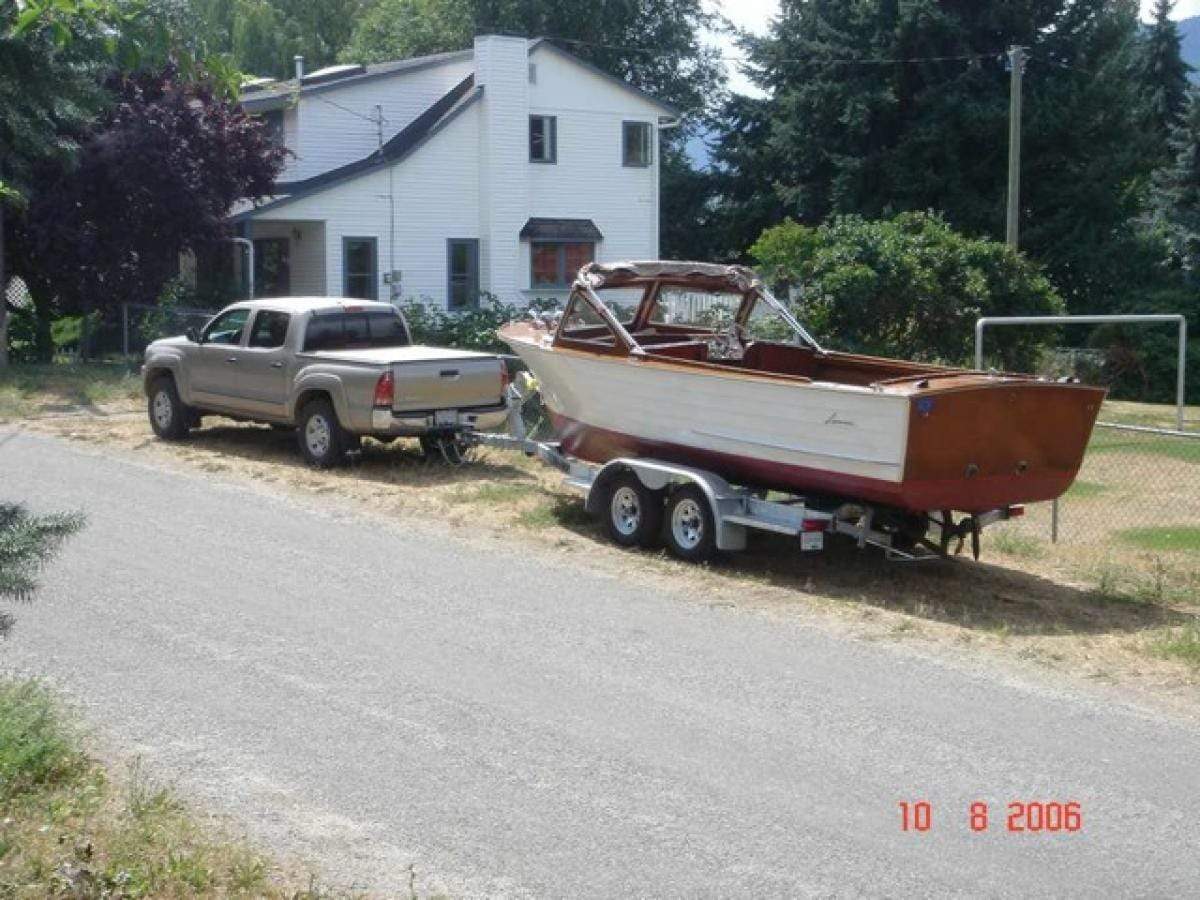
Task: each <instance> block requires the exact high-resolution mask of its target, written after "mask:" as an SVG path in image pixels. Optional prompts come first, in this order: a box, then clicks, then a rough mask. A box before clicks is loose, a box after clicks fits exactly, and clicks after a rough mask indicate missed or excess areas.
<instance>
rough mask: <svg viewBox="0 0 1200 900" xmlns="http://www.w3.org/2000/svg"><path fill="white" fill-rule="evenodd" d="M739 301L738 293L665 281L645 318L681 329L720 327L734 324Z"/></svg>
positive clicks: (717, 328)
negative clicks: (648, 314) (701, 288)
mask: <svg viewBox="0 0 1200 900" xmlns="http://www.w3.org/2000/svg"><path fill="white" fill-rule="evenodd" d="M741 305H742V295H741V294H734V293H731V292H728V291H704V290H697V289H696V288H689V287H681V286H679V285H672V284H664V285H663V286H662V288H661V289H660V290H659V292H658V296H657V297H655V298H654V304H653V305H652V306H651V307H650V316H649V318H648V319H647V322H648V324H650V325H672V326H679V329H680V330H682V331H720V330H721V329H723V328H728V327H729V326H730V325H732V324H733V321H734V317H736V316H737V311H738V307H740V306H741Z"/></svg>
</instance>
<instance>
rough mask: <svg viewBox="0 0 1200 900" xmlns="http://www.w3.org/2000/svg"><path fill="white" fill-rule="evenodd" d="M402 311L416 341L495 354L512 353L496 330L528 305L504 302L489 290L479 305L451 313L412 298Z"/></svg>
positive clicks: (483, 295) (405, 303)
mask: <svg viewBox="0 0 1200 900" xmlns="http://www.w3.org/2000/svg"><path fill="white" fill-rule="evenodd" d="M400 310H401V312H403V313H404V317H405V318H406V319H407V320H408V325H409V328H411V329H412V333H413V341H415V342H416V343H419V344H437V345H439V346H443V347H460V348H463V349H469V350H484V351H488V352H492V353H506V352H508V347H507V346H505V344H504V343H503V342H502V341H501V340H500V339H499V338H498V337H496V329H497V328H499V327H500V326H501V325H504V324H505V323H506V322H511V321H512V320H513V319H519V318H521V316H523V315H524V314H525V310H524V308H522V307H520V306H515V305H514V304H511V303H503V302H501V301H500V300H499V298H497V297H495V296H494V295H492V294H487V293H481V294H480V296H479V304H478V305H477V306H475V307H471V308H469V309H463V310H455V311H453V312H448V311H446V310H444V309H442V308H441V307H440V306H433V305H431V304H430V303H429V302H427V301H423V300H416V299H409V300H405V301H404V302H403V303H401V304H400Z"/></svg>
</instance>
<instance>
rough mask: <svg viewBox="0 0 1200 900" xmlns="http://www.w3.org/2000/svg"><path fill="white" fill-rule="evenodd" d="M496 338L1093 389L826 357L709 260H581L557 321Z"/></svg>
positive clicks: (775, 371) (869, 386)
mask: <svg viewBox="0 0 1200 900" xmlns="http://www.w3.org/2000/svg"><path fill="white" fill-rule="evenodd" d="M500 337H501V338H502V339H503V340H505V341H506V342H507V343H508V344H510V346H512V347H513V348H514V350H518V352H519V350H520V348H521V346H526V347H531V348H540V349H543V350H551V349H552V350H556V351H564V352H567V353H584V354H589V355H597V356H604V357H610V358H611V357H635V358H638V359H639V360H640V361H641V362H643V363H647V364H654V365H663V366H669V367H684V368H688V369H692V370H696V369H700V370H704V371H710V372H712V373H714V374H716V373H722V374H726V375H737V376H738V377H748V378H752V379H765V380H772V381H777V380H787V381H792V382H798V383H806V384H813V385H820V386H827V387H837V388H840V389H850V390H859V391H871V392H885V393H888V394H897V395H919V394H923V393H927V392H936V393H942V392H947V391H957V390H966V389H972V388H978V387H981V386H984V385H990V386H999V385H1005V384H1044V385H1047V386H1056V387H1062V386H1072V385H1073V386H1075V387H1077V388H1080V389H1083V390H1099V389H1096V388H1088V387H1085V386H1083V385H1080V384H1079V383H1078V382H1077V381H1074V380H1071V381H1054V380H1047V379H1041V378H1037V377H1036V376H1033V375H1023V374H1015V373H1010V372H995V371H988V372H985V371H977V370H973V369H966V368H954V367H950V366H943V365H936V364H932V363H919V362H911V361H907V360H897V359H885V358H882V357H874V356H865V355H861V354H853V353H840V352H837V351H831V350H826V349H824V348H823V347H822V346H821V345H820V344H819V343H817V341H816V340H815V339H814V338H813V336H812V335H811V334H810V333H809V332H808V331H807V329H805V327H804V326H803V325H802V324H801V323H800V321H799V320H798V319H797V318H796V316H795V315H794V313H793V312H792V310H791V309H790V308H789V307H788V306H787V305H786V304H784V303H783V302H781V301H780V300H778V299H777V298H776V297H775V296H774V295H773V294H772V293H771V291H770V290H769V289H768V288H767V286H766V284H765V283H764V282H763V280H762V279H761V278H760V277H759V276H758V274H757V273H755V272H754V270H753V269H750V268H747V267H746V266H737V265H720V264H716V263H704V262H690V261H673V260H649V261H626V262H610V263H595V262H594V263H589V264H588V265H586V266H584V267H583V268H582V269H580V270H579V274H578V276H577V277H576V279H575V282H574V284H573V286H572V290H571V295H570V298H569V300H568V302H567V306H566V308H565V310H564V311H563V313H562V315H561V316H560V317H558V318H557V319H554V318H551V319H546V318H543V317H541V316H539V315H537V314H534V315H533V317H532V318H531V319H530V320H528V321H521V322H512V323H509V324H508V325H506V326H504V327H503V328H502V329H500ZM1102 393H1103V392H1102V391H1101V395H1102Z"/></svg>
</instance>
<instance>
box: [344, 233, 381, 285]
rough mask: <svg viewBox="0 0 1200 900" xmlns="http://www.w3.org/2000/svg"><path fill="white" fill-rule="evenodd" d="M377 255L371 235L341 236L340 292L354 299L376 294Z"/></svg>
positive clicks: (375, 243)
mask: <svg viewBox="0 0 1200 900" xmlns="http://www.w3.org/2000/svg"><path fill="white" fill-rule="evenodd" d="M378 271H379V267H378V255H377V241H376V239H375V238H373V237H348V238H342V293H343V294H344V295H345V296H347V297H353V298H354V299H355V300H374V299H375V298H376V296H377V283H378V280H379V279H378V277H377V273H378Z"/></svg>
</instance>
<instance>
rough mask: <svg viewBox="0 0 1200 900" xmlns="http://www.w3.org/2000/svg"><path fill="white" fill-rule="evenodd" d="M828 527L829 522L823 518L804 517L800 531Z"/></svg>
mask: <svg viewBox="0 0 1200 900" xmlns="http://www.w3.org/2000/svg"><path fill="white" fill-rule="evenodd" d="M828 528H829V523H828V522H827V521H825V520H824V519H805V520H804V523H803V524H802V525H801V526H800V530H801V531H825V530H826V529H828Z"/></svg>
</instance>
